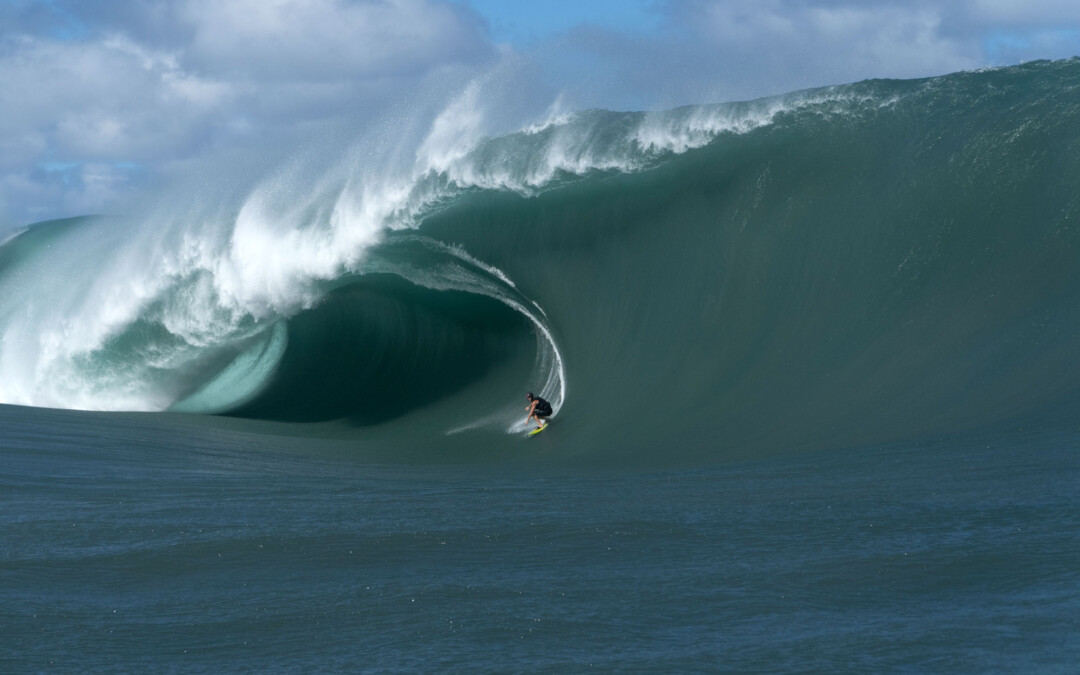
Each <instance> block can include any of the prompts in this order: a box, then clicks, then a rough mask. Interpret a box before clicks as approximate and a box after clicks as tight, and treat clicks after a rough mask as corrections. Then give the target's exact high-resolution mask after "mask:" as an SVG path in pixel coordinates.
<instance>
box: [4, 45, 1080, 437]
mask: <svg viewBox="0 0 1080 675" xmlns="http://www.w3.org/2000/svg"><path fill="white" fill-rule="evenodd" d="M1078 87H1080V61H1077V60H1075V59H1074V60H1070V61H1063V62H1052V63H1050V62H1040V63H1033V64H1026V65H1023V66H1017V67H1011V68H1004V69H998V70H991V71H983V72H975V73H962V74H957V75H951V76H946V77H940V78H934V79H928V80H919V81H868V82H863V83H858V84H854V85H848V86H841V87H831V88H827V89H821V90H814V91H808V92H800V93H795V94H791V95H788V96H783V97H778V98H772V99H764V100H760V101H755V102H750V103H743V104H726V105H710V106H694V107H688V108H681V109H677V110H672V111H666V112H658V113H616V112H608V111H589V112H583V113H577V114H572V115H564V116H561V117H557V118H553V119H550V120H548V121H546V122H545V123H543V124H539V125H536V126H533V127H529V128H527V129H524V130H522V131H520V132H518V133H514V134H510V135H503V136H499V137H484V136H482V135H479V134H477V135H475V136H469V135H468V134H467V133H465V132H464V131H461V129H462V126H461V125H460V124H455V123H454V122H455V120H460V119H463V118H468V115H467V114H465V113H463V112H462V110H461V108H460V106H458V107H452V108H451V109H448V110H447V111H446V112H445V113H444V114H443V115H442V116H440V117H439V118H438V119H437V120H436V121H435V123H434V124H433V125H432V126H431V131H430V133H428V134H427V135H426V136H424V137H423V139H422V142H419V143H418V144H417V145H416V147H415V150H414V152H412V153H411V154H408V153H406V154H408V156H409V158H410V159H409V161H408V162H400V161H399V162H396V163H393V164H389V163H385V164H379V163H378V162H371V163H368V164H364V163H363V162H360V160H357V159H356V157H359V156H361V155H362V154H363V153H362V152H357V153H355V154H354V155H350V157H352V159H350V158H349V157H346V158H345V159H344V160H341V161H342V164H341V165H335V167H334V168H333V170H313V169H311V166H310V165H311V164H313V163H312V162H310V161H309V162H308V163H307V164H305V167H306V168H297V169H292V170H290V171H288V172H282V173H281V175H278V176H276V177H275V178H274V179H273V180H272V181H265V182H263V183H261V184H258V185H256V186H254V187H252V188H250V189H245V190H243V191H241V194H239V196H237V195H233V196H221V195H216V194H215V195H206V196H205V199H190V198H189V199H188V200H187V201H186V203H185V205H184V207H183V208H180V207H177V206H176V205H175V204H174V205H163V206H162V207H161V208H159V209H158V210H157V211H156V212H154V213H152V214H150V215H142V216H139V217H134V216H133V217H130V218H126V219H118V218H84V219H73V220H68V221H58V222H50V223H42V224H39V225H36V226H32V227H30V228H28V230H27V231H26V232H24V233H22V234H21V235H19V236H18V237H15V238H13V239H11V240H9V241H8V242H7V243H5V244H4V245H3V246H2V247H0V288H2V293H0V327H2V330H3V345H2V353H0V397H2V399H3V401H4V402H7V403H20V404H29V405H39V406H51V407H70V408H85V409H100V410H118V409H125V410H157V411H166V410H172V411H177V412H188V413H210V414H223V415H229V416H238V417H246V418H255V419H261V420H273V421H277V422H287V423H294V424H296V425H300V426H303V425H305V424H307V425H309V426H310V423H333V424H335V425H337V428H341V429H347V430H348V433H350V434H356V435H358V436H364V435H365V434H366V435H368V436H369V437H373V438H378V439H380V441H381V442H384V443H387V444H391V445H392V444H393V443H394V442H395V440H396V439H398V438H399V437H400V438H404V437H406V436H409V437H412V438H427V439H436V440H438V439H442V441H439V442H445V443H450V442H452V439H454V438H469V439H470V440H469V441H468V442H469V443H477V442H487V441H478V440H477V439H478V438H479V436H478V434H485V436H484V438H488V439H495V438H498V437H501V436H502V435H503V434H504V433H505V432H510V431H519V430H521V429H522V428H523V425H522V421H521V417H523V409H524V404H525V401H524V398H523V394H524V393H525V392H526V391H535V392H537V393H540V394H541V395H543V396H545V397H547V398H549V399H550V400H552V402H553V403H554V404H555V407H556V411H557V412H556V417H557V419H558V424H559V426H560V427H563V428H564V430H565V431H563V432H560V433H558V434H556V433H549V434H545V435H544V437H543V438H545V439H549V440H548V441H545V442H550V443H554V444H556V447H564V448H566V449H567V451H568V452H572V453H575V454H578V453H585V452H605V451H609V452H617V453H620V454H626V455H648V454H653V455H657V456H658V455H661V454H666V453H672V452H675V453H700V454H703V455H705V456H710V457H713V456H715V457H719V456H747V455H753V454H761V453H764V452H770V451H783V450H792V449H800V448H820V447H839V446H849V445H855V444H861V443H870V442H887V441H892V440H905V439H913V438H918V437H922V436H926V435H932V434H945V433H953V432H961V431H964V430H970V429H977V428H983V427H986V426H988V425H992V424H996V423H999V422H1001V421H1002V420H1009V419H1023V418H1032V417H1034V418H1040V419H1041V418H1046V417H1047V416H1048V415H1051V414H1052V413H1054V412H1055V411H1057V412H1060V411H1063V410H1065V411H1072V410H1074V409H1075V405H1074V404H1075V402H1076V399H1077V394H1078V392H1080V361H1078V360H1077V359H1075V358H1074V352H1075V351H1076V349H1077V347H1080V340H1078V336H1080V302H1078V301H1080V265H1077V256H1078V250H1080V249H1078V245H1080V228H1078V220H1080V196H1078V195H1080V191H1078V188H1080V88H1078ZM454 129H457V130H458V131H459V133H456V134H455V133H451V131H452V130H454ZM448 130H450V131H448ZM399 150H400V149H399ZM399 155H400V153H399ZM352 161H355V162H357V164H355V165H350V164H349V162H352ZM391 165H392V166H393V167H395V168H392V169H391V168H385V167H387V166H391ZM380 166H382V167H384V168H382V169H380V168H379V167H380ZM314 426H319V425H318V424H316V425H314ZM290 428H292V427H290ZM296 433H300V432H296ZM551 436H557V437H558V440H550V437H551Z"/></svg>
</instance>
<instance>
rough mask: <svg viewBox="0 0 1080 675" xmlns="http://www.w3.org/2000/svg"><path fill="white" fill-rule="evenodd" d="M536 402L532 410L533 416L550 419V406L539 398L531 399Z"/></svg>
mask: <svg viewBox="0 0 1080 675" xmlns="http://www.w3.org/2000/svg"><path fill="white" fill-rule="evenodd" d="M533 400H534V401H536V407H535V408H533V414H534V415H536V416H537V417H550V416H551V404H550V403H548V402H547V401H545V400H544V399H542V398H540V397H539V396H535V397H533Z"/></svg>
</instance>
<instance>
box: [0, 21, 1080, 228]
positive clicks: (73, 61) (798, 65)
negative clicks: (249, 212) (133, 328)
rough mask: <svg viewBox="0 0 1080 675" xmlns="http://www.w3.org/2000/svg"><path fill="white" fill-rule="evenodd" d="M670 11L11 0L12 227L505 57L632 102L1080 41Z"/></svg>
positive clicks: (1, 146)
mask: <svg viewBox="0 0 1080 675" xmlns="http://www.w3.org/2000/svg"><path fill="white" fill-rule="evenodd" d="M655 12H656V14H655V19H656V20H655V22H654V23H653V24H652V25H650V27H648V28H647V29H646V28H642V29H641V30H633V29H630V28H626V27H623V28H622V29H619V30H615V29H612V28H610V27H605V26H603V25H599V24H597V23H595V22H593V23H587V24H581V25H578V26H576V27H573V28H571V29H570V30H567V31H564V32H561V33H559V34H555V35H549V36H546V37H545V38H544V39H542V40H540V41H538V42H533V43H530V44H528V45H516V46H515V45H506V44H496V42H495V41H494V39H493V38H492V36H491V33H490V31H489V29H488V26H487V24H486V22H485V20H484V18H483V17H482V16H480V15H479V14H478V13H477V12H476V11H474V10H472V9H471V8H470V7H469V5H468V4H467V3H463V2H450V1H448V0H228V1H226V0H132V1H131V2H125V3H115V2H110V1H107V0H51V1H50V2H44V1H42V0H0V234H2V233H3V231H4V230H10V229H11V228H13V227H16V226H19V225H23V224H26V223H29V222H32V221H35V220H41V219H44V218H51V217H60V216H65V215H75V214H81V213H88V212H100V211H103V210H110V209H115V208H120V205H121V204H122V201H123V200H124V199H125V198H126V197H127V196H128V195H130V194H132V193H137V192H139V191H140V190H141V189H143V188H145V187H147V186H150V185H153V184H155V183H156V182H161V181H167V180H168V179H169V176H170V175H171V173H172V172H174V171H177V170H179V168H180V167H189V166H190V165H192V164H198V162H199V161H200V158H203V157H206V156H208V155H212V154H213V153H215V152H221V151H224V150H227V149H229V148H235V147H245V146H247V147H258V146H278V145H281V146H284V145H288V143H289V142H290V139H292V141H293V142H295V139H296V138H297V137H298V134H301V133H304V131H305V130H307V132H310V133H317V130H318V129H319V128H320V125H326V124H335V123H341V122H342V121H343V120H363V119H371V118H375V117H377V116H380V115H381V116H385V115H387V114H392V111H393V110H394V109H395V106H397V107H399V108H400V107H403V106H404V107H408V106H409V105H411V104H414V103H415V102H416V99H417V98H420V97H422V96H423V94H422V93H420V92H424V91H428V90H431V89H432V88H433V87H434V88H435V89H440V88H441V90H442V91H444V92H450V91H452V90H455V88H456V89H458V90H461V89H464V88H465V87H466V85H467V83H468V82H470V81H473V80H477V79H482V78H485V77H488V78H489V79H490V73H492V72H493V71H498V70H499V69H502V70H503V71H504V75H503V76H502V80H503V82H502V85H501V86H502V87H503V89H504V90H506V89H509V90H511V91H512V93H513V95H514V96H517V97H518V98H519V99H521V100H522V101H523V103H522V105H527V106H537V107H540V108H543V107H544V106H545V105H548V104H550V102H551V100H553V99H554V97H555V96H556V95H561V100H562V101H563V102H564V103H563V105H565V106H567V107H572V108H584V107H607V108H621V109H625V108H654V107H667V106H674V105H681V104H686V103H701V102H711V101H720V100H736V99H746V98H753V97H756V96H763V95H767V94H774V93H779V92H783V91H789V90H793V89H799V88H805V87H812V86H820V85H825V84H835V83H842V82H850V81H855V80H860V79H865V78H868V77H901V78H906V77H921V76H930V75H937V74H942V73H946V72H952V71H956V70H963V69H971V68H978V67H982V66H987V65H1005V64H1008V63H1015V62H1018V61H1021V60H1026V59H1031V58H1063V57H1068V56H1072V55H1075V54H1076V53H1078V52H1080V4H1078V3H1075V2H1072V1H1071V0H1070V1H1065V0H1042V1H1039V0H1026V1H1024V2H1017V1H1014V0H958V1H957V2H954V3H939V2H930V1H929V0H908V1H905V2H900V1H886V0H864V1H859V2H856V1H855V0H803V1H795V0H713V1H708V0H668V1H667V2H658V3H656V5H655ZM594 15H595V13H594ZM507 64H513V65H511V66H507ZM523 64H528V65H523ZM505 73H509V74H505ZM504 95H505V92H504ZM312 130H314V131H312Z"/></svg>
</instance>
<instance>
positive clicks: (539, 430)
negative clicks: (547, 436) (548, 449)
mask: <svg viewBox="0 0 1080 675" xmlns="http://www.w3.org/2000/svg"><path fill="white" fill-rule="evenodd" d="M547 428H548V425H546V424H545V425H544V426H542V427H540V428H539V429H533V430H532V431H530V432H529V433H527V434H525V435H526V436H535V435H536V434H538V433H540V432H541V431H543V430H544V429H547Z"/></svg>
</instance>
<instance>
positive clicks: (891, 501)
mask: <svg viewBox="0 0 1080 675" xmlns="http://www.w3.org/2000/svg"><path fill="white" fill-rule="evenodd" d="M0 424H2V427H0V428H2V430H3V431H2V434H0V513H2V518H0V542H2V543H0V670H4V671H6V672H72V671H82V672H92V671H112V672H115V671H128V672H132V671H184V672H221V671H267V670H293V671H303V672H311V671H326V670H347V671H382V672H387V671H390V672H393V671H413V672H415V671H446V670H458V671H468V672H506V671H527V672H575V671H583V670H590V669H595V670H599V671H654V672H679V671H681V672H688V671H689V672H693V671H697V672H704V671H711V672H715V671H764V672H792V671H817V672H883V671H906V672H980V673H981V672H1017V673H1021V672H1023V673H1029V672H1062V673H1064V672H1073V671H1074V669H1075V667H1076V664H1077V663H1078V662H1080V498H1078V493H1077V489H1078V487H1080V462H1078V460H1077V457H1076V452H1077V445H1078V441H1080V433H1076V432H1071V431H1070V432H1061V431H1056V432H1047V431H1038V430H1019V429H1013V430H1011V431H1009V432H1007V433H1006V432H1002V433H995V434H981V435H978V436H969V437H966V438H963V437H956V438H951V439H939V440H931V441H925V442H919V443H907V444H900V445H893V446H887V447H863V448H856V449H850V450H834V451H824V452H814V453H807V454H801V455H795V456H790V457H777V458H772V459H768V460H758V461H751V462H743V463H732V464H721V465H716V466H698V467H684V468H678V469H667V470H663V471H653V472H640V471H638V472H623V471H618V470H615V469H612V470H608V471H596V470H591V469H590V470H584V469H578V468H575V467H574V466H573V464H572V463H567V462H560V463H556V464H551V465H542V466H540V467H538V466H536V465H532V464H524V465H520V466H506V467H502V468H500V467H498V466H494V465H491V464H490V463H489V464H484V465H479V466H473V465H468V464H466V465H453V464H451V465H446V466H442V467H438V466H435V467H433V466H431V465H425V466H408V465H381V466H380V465H377V464H371V463H369V462H364V461H361V460H360V459H358V458H357V457H355V456H353V455H351V454H350V453H349V451H348V449H347V448H345V447H340V446H332V445H329V446H328V444H326V443H320V444H317V445H313V444H310V442H309V441H302V440H289V439H287V438H283V437H280V436H278V437H275V436H273V435H266V434H258V433H251V431H250V430H235V429H220V428H217V429H215V428H209V427H208V426H207V425H208V421H207V418H199V417H192V418H179V419H172V418H161V417H151V416H109V415H99V414H85V413H73V412H59V411H43V410H34V409H22V408H12V407H3V408H0ZM559 433H560V430H559V429H558V426H556V427H553V428H552V429H551V430H549V431H548V432H547V434H545V435H544V436H542V437H539V438H538V439H536V441H532V440H530V441H519V440H517V439H514V440H513V441H511V442H510V443H509V445H508V447H507V452H508V453H543V452H544V447H545V446H543V445H542V444H541V442H539V441H541V439H543V438H545V437H547V436H548V435H550V436H552V437H554V436H556V435H557V434H559Z"/></svg>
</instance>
